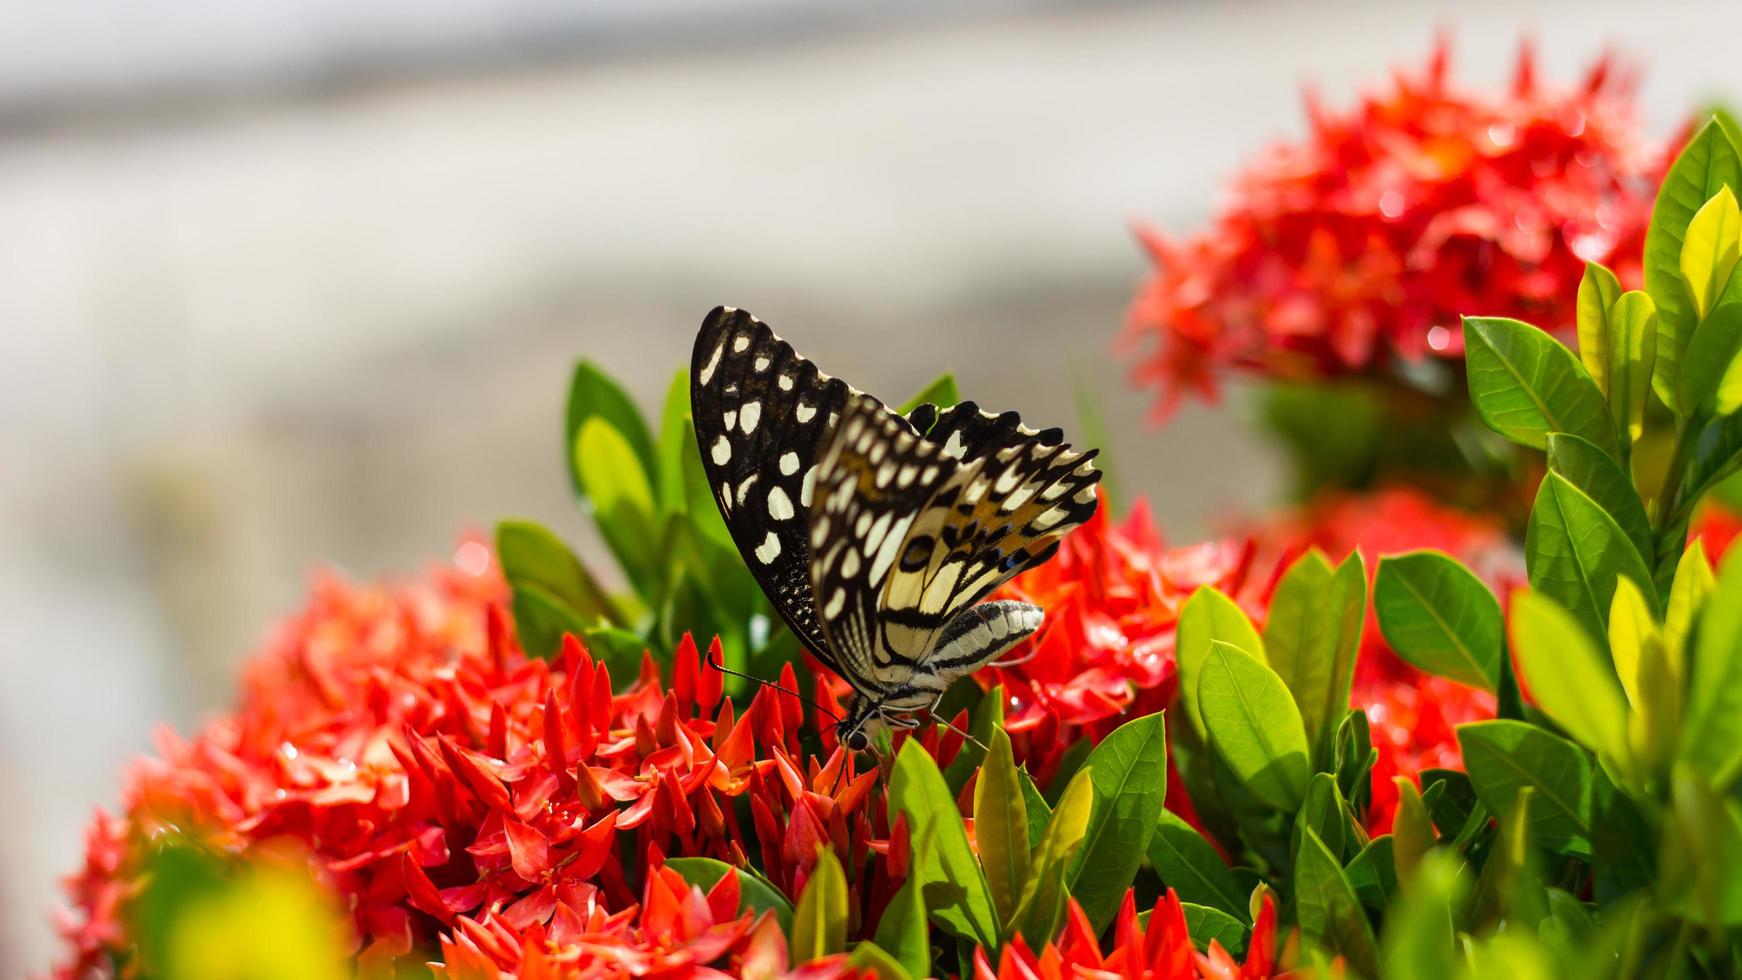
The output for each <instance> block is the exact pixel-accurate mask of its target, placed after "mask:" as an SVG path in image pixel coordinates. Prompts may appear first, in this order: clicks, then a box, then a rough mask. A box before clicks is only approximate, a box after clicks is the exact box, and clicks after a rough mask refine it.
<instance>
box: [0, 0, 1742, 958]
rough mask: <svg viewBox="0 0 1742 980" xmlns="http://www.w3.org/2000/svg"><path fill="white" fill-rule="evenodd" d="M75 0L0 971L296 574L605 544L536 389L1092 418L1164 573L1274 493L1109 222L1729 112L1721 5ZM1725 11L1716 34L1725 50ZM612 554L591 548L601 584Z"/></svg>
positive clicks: (40, 172) (5, 239) (44, 166)
mask: <svg viewBox="0 0 1742 980" xmlns="http://www.w3.org/2000/svg"><path fill="white" fill-rule="evenodd" d="M947 6H948V10H947V11H946V10H944V9H943V8H944V7H945V5H939V4H933V3H925V2H920V0H876V2H871V0H729V2H728V0H708V2H703V0H592V2H590V3H586V4H565V3H557V2H552V0H418V2H416V3H411V2H405V0H386V2H376V3H363V4H353V3H335V2H330V0H285V2H281V3H276V4H234V3H219V2H213V0H162V2H159V3H154V4H148V5H138V4H136V5H121V4H114V3H108V2H103V0H60V2H57V3H53V4H50V3H46V2H41V0H37V2H28V0H12V2H10V3H4V4H0V556H4V560H3V561H0V975H5V976H16V975H20V974H22V973H24V972H26V971H30V970H39V969H41V968H42V967H44V966H46V965H47V964H48V962H49V961H50V959H51V957H52V956H53V955H54V946H53V930H52V925H51V918H50V912H51V910H52V909H53V908H54V907H55V906H56V904H57V902H58V896H57V893H56V887H57V886H56V878H57V876H58V875H60V874H63V873H66V872H69V871H71V870H72V869H73V868H74V867H75V866H76V865H77V864H78V862H79V860H80V855H81V837H82V828H83V825H84V823H85V821H86V820H87V819H88V816H89V813H90V810H91V808H92V807H93V806H96V805H99V804H102V805H113V803H114V801H115V799H116V795H117V792H118V787H119V784H120V775H121V772H122V769H123V767H124V766H125V764H126V763H127V760H128V759H129V758H130V757H132V756H135V755H137V754H138V753H140V752H143V751H146V750H148V749H149V746H150V738H151V733H152V731H153V729H154V726H156V725H158V724H159V723H166V724H168V725H170V726H172V727H174V728H177V729H179V730H183V731H186V730H189V729H190V728H191V727H192V726H194V725H196V724H197V723H198V722H199V720H200V719H201V718H202V717H206V716H208V715H209V714H210V713H211V712H213V711H215V710H217V709H218V708H219V707H221V706H222V705H223V703H224V702H225V699H226V698H227V696H228V693H229V690H230V678H231V677H232V675H233V672H234V668H235V665H236V663H237V661H238V660H239V659H240V658H241V657H242V656H244V655H245V654H246V653H247V651H248V650H249V649H250V647H251V646H252V645H253V644H254V643H255V641H256V640H257V639H258V638H259V637H260V636H262V635H263V633H264V632H265V631H266V629H267V628H268V627H269V625H270V624H271V623H272V622H273V621H274V619H275V618H277V617H279V616H282V615H284V614H285V613H286V612H288V611H291V610H293V609H295V608H296V607H297V605H298V604H299V602H300V597H301V595H302V593H303V590H304V588H305V586H306V583H307V581H308V579H309V576H310V574H311V572H312V571H313V570H315V569H317V568H321V567H331V568H337V569H339V570H341V571H342V572H343V573H345V574H347V575H351V576H355V577H358V578H368V577H374V576H378V575H383V574H390V573H395V572H404V573H415V572H416V571H417V570H418V569H419V568H420V567H421V566H422V565H423V564H424V563H426V562H428V561H430V560H432V559H438V558H443V557H446V556H447V555H449V554H451V552H452V551H453V546H454V544H455V542H456V540H457V539H458V536H459V535H461V534H462V533H464V532H467V531H473V530H476V531H484V530H487V529H488V528H489V527H490V525H491V524H492V523H493V522H494V521H495V520H496V519H497V518H498V517H502V516H509V515H520V516H528V517H533V518H536V519H538V520H540V521H543V522H545V523H547V524H549V525H551V526H553V527H555V528H557V529H559V530H560V531H562V532H564V533H566V534H568V535H569V536H570V537H571V538H572V539H574V540H577V541H579V542H581V546H582V547H583V548H588V547H593V546H595V545H596V543H594V542H589V541H587V540H586V537H585V534H584V532H583V527H584V525H583V521H582V520H581V518H580V515H579V514H577V513H576V511H575V509H574V505H573V503H572V500H571V497H570V495H569V491H568V482H567V480H566V478H565V476H564V473H563V453H562V446H561V442H562V439H561V417H560V412H561V405H562V400H563V397H564V394H565V388H566V385H567V379H568V373H569V370H570V367H571V364H572V362H573V360H574V358H576V357H577V356H580V355H583V354H584V355H586V356H588V357H591V358H593V359H595V360H596V361H598V362H600V363H601V364H602V365H603V366H605V367H606V368H607V369H608V370H610V371H611V372H613V373H615V374H616V375H618V376H619V377H620V378H622V379H623V380H624V381H625V382H626V383H627V384H628V385H629V386H630V388H631V389H632V390H633V391H634V392H635V393H636V394H637V395H639V396H640V397H641V398H642V400H643V403H644V404H645V405H647V406H649V407H652V406H654V405H656V404H657V401H658V399H659V397H660V396H661V394H662V393H663V390H664V387H665V385H666V383H667V382H668V381H669V379H670V377H671V375H672V373H673V371H674V370H675V369H676V368H677V367H678V366H679V365H680V364H682V363H685V359H686V358H687V356H688V351H689V344H690V341H691V339H692V338H693V336H694V330H695V328H696V326H697V324H698V323H699V322H700V320H701V317H702V315H703V314H704V313H705V312H706V311H707V310H708V309H709V308H711V307H712V306H714V305H716V304H720V303H727V304H731V305H737V306H742V307H745V308H747V309H750V310H752V311H753V312H755V313H756V314H757V315H758V316H760V317H762V318H763V319H765V320H767V321H768V322H769V323H770V324H772V325H773V326H774V327H775V329H776V330H777V331H778V332H780V333H782V334H783V335H785V336H786V337H787V338H788V339H790V340H792V341H794V342H795V344H796V345H797V346H798V347H799V349H800V350H801V351H803V352H805V353H806V354H808V355H810V356H811V357H812V358H813V359H814V360H816V361H818V362H820V363H821V364H822V365H823V366H824V367H825V368H826V369H828V370H830V371H833V372H836V373H841V374H845V375H847V376H848V377H849V378H850V379H851V380H852V381H854V382H855V383H856V384H858V385H859V386H860V387H863V388H866V389H869V390H871V391H873V392H876V393H881V394H884V395H886V396H888V397H890V398H892V399H895V400H899V399H901V398H904V397H905V396H906V395H907V394H909V393H910V392H912V391H914V390H917V388H918V387H919V386H920V385H921V384H923V383H924V382H925V381H927V380H929V379H930V378H931V377H933V376H934V375H936V374H937V373H939V372H940V371H941V370H944V369H953V370H954V371H955V372H957V375H958V377H959V379H960V381H961V384H962V389H963V391H964V392H965V393H966V394H967V395H968V396H969V397H973V398H976V399H978V400H980V401H982V402H984V403H988V404H991V405H994V406H999V407H1005V406H1020V407H1021V409H1022V410H1023V412H1024V413H1025V415H1028V416H1029V417H1031V418H1033V419H1037V420H1043V421H1044V423H1045V424H1052V423H1055V422H1056V423H1063V424H1066V425H1067V426H1070V425H1072V424H1075V419H1076V418H1077V414H1076V413H1077V407H1076V403H1077V399H1076V395H1075V392H1076V391H1077V390H1078V389H1087V390H1090V391H1092V392H1094V393H1095V395H1096V396H1097V398H1098V400H1099V402H1100V404H1101V406H1102V411H1103V412H1104V413H1105V415H1106V417H1107V419H1108V422H1109V425H1110V427H1111V439H1110V441H1111V443H1112V445H1111V447H1110V448H1111V451H1112V453H1113V456H1114V458H1115V460H1116V462H1117V464H1118V466H1119V468H1120V470H1121V476H1122V478H1123V481H1124V484H1125V487H1126V488H1127V490H1128V491H1129V490H1132V489H1136V490H1141V491H1142V492H1143V493H1145V494H1146V495H1147V496H1148V497H1149V498H1150V500H1151V501H1152V503H1153V504H1154V505H1155V508H1156V510H1157V512H1158V514H1159V516H1160V517H1161V518H1162V521H1163V523H1164V525H1165V527H1166V529H1167V531H1168V533H1169V535H1170V537H1171V538H1172V539H1173V540H1175V541H1179V542H1186V541H1190V540H1191V539H1193V538H1194V537H1195V536H1197V535H1200V534H1202V533H1204V532H1205V531H1206V529H1208V528H1212V527H1213V526H1214V523H1215V519H1216V516H1217V514H1219V513H1225V512H1227V511H1228V510H1229V509H1230V508H1236V507H1239V506H1240V505H1242V504H1246V503H1257V502H1261V501H1263V500H1264V499H1266V498H1267V497H1269V496H1271V495H1272V494H1273V493H1274V492H1275V491H1276V490H1277V481H1278V479H1279V476H1280V474H1279V473H1278V471H1277V470H1276V468H1275V465H1274V463H1272V462H1271V461H1270V460H1268V459H1267V458H1266V456H1265V454H1264V453H1263V452H1262V451H1261V450H1260V449H1259V447H1258V446H1257V445H1256V444H1255V443H1254V442H1253V441H1252V439H1253V437H1252V436H1251V435H1249V434H1248V433H1249V431H1250V430H1248V429H1246V428H1244V427H1243V426H1241V425H1240V424H1239V423H1238V422H1237V421H1236V419H1235V418H1234V417H1231V416H1230V415H1229V414H1228V413H1230V412H1237V411H1239V408H1238V402H1237V400H1235V402H1234V403H1232V404H1230V405H1229V406H1226V407H1225V408H1224V409H1223V410H1222V411H1215V410H1209V409H1204V408H1201V407H1200V408H1188V409H1187V410H1186V411H1185V412H1184V413H1182V414H1181V415H1180V416H1179V417H1178V418H1176V420H1175V421H1174V422H1173V423H1172V424H1171V425H1170V426H1168V427H1167V428H1166V429H1164V430H1159V431H1158V430H1156V429H1154V428H1152V427H1149V426H1147V425H1146V424H1145V422H1144V416H1145V413H1146V411H1147V409H1148V404H1147V398H1146V396H1144V395H1142V394H1138V393H1135V392H1133V391H1131V390H1129V389H1128V387H1127V386H1126V384H1125V379H1124V376H1125V372H1126V370H1127V367H1126V365H1125V364H1124V363H1123V361H1122V359H1121V358H1120V357H1119V356H1118V355H1117V354H1116V353H1115V351H1114V347H1113V339H1114V337H1115V335H1116V334H1117V332H1118V330H1119V328H1120V325H1121V323H1122V320H1123V312H1124V306H1125V303H1126V301H1127V299H1128V298H1129V296H1130V294H1131V291H1132V289H1133V287H1134V286H1135V284H1136V283H1137V282H1138V280H1139V278H1140V276H1141V274H1142V271H1143V267H1144V261H1143V259H1142V256H1141V254H1140V252H1139V250H1138V249H1137V247H1136V246H1135V244H1134V242H1133V240H1132V238H1131V236H1130V234H1129V232H1128V227H1129V223H1130V222H1131V221H1132V220H1133V219H1138V218H1142V219H1148V220H1152V221H1154V222H1156V223H1158V224H1160V225H1161V226H1163V227H1165V228H1168V229H1171V230H1175V231H1188V230H1192V229H1194V228H1196V227H1197V226H1198V225H1200V224H1201V223H1202V222H1203V221H1204V220H1205V219H1206V218H1207V217H1208V216H1209V214H1210V213H1211V210H1212V209H1213V208H1214V207H1215V205H1216V203H1217V201H1218V198H1219V191H1220V186H1221V185H1220V181H1221V180H1222V179H1223V178H1225V177H1226V176H1227V175H1229V174H1230V173H1231V172H1232V170H1233V169H1234V168H1235V167H1236V166H1237V165H1238V164H1239V163H1240V161H1242V160H1243V159H1245V158H1248V157H1250V156H1251V155H1252V154H1253V153H1254V152H1255V151H1257V150H1258V149H1259V148H1261V147H1262V146H1263V145H1264V144H1266V143H1267V142H1268V141H1269V140H1270V139H1272V138H1274V137H1276V136H1280V135H1295V134H1298V133H1299V132H1300V131H1301V129H1302V126H1303V119H1302V113H1301V110H1300V94H1299V93H1300V86H1301V84H1302V83H1303V82H1306V81H1312V82H1313V83H1315V84H1316V85H1317V86H1318V88H1319V89H1320V91H1321V92H1322V93H1323V94H1324V95H1325V96H1326V97H1327V99H1328V100H1330V101H1331V102H1332V103H1333V104H1339V105H1341V104H1346V103H1347V101H1348V100H1349V98H1350V96H1351V94H1352V93H1353V92H1354V91H1356V90H1357V88H1364V87H1367V86H1371V85H1376V84H1379V83H1380V82H1381V81H1382V80H1383V78H1384V75H1385V73H1386V71H1387V70H1388V68H1390V67H1391V66H1393V65H1399V64H1409V65H1412V66H1413V65H1418V64H1420V63H1421V61H1422V60H1423V59H1424V58H1425V56H1426V54H1427V52H1428V50H1429V48H1430V46H1431V42H1432V39H1433V36H1434V33H1435V31H1436V30H1438V29H1446V30H1449V31H1450V32H1451V33H1452V36H1453V37H1454V38H1455V40H1456V58H1455V63H1454V65H1455V76H1456V77H1457V78H1458V79H1460V80H1461V81H1465V82H1470V83H1476V84H1482V85H1496V84H1500V83H1501V82H1502V81H1503V80H1504V79H1505V78H1506V77H1507V74H1508V72H1509V69H1510V67H1511V64H1512V62H1513V59H1514V57H1515V54H1516V49H1517V43H1518V41H1519V39H1520V38H1521V37H1525V36H1528V37H1532V38H1534V39H1535V41H1536V42H1537V44H1538V46H1539V49H1540V52H1541V54H1542V55H1543V61H1544V67H1545V68H1546V69H1547V71H1546V72H1545V75H1546V76H1547V77H1549V78H1552V79H1554V80H1555V81H1556V82H1563V81H1570V80H1571V79H1572V78H1573V77H1574V76H1575V75H1576V73H1577V72H1578V71H1579V70H1581V69H1582V68H1583V67H1584V66H1585V65H1587V64H1588V63H1589V61H1590V60H1591V58H1593V57H1594V56H1595V55H1596V54H1597V53H1598V52H1599V51H1600V50H1601V49H1603V48H1604V47H1605V46H1613V47H1615V48H1617V49H1619V50H1620V51H1621V52H1623V53H1624V54H1626V55H1628V56H1629V57H1630V58H1631V59H1632V61H1633V63H1634V64H1635V65H1637V66H1638V67H1639V68H1641V69H1642V70H1643V79H1644V84H1643V89H1642V105H1643V108H1644V110H1645V115H1646V122H1647V124H1648V126H1649V127H1650V129H1651V130H1652V131H1653V133H1655V134H1657V135H1664V134H1666V133H1667V132H1668V131H1670V130H1671V129H1672V128H1674V127H1675V125H1676V124H1677V123H1679V122H1680V121H1681V120H1683V119H1684V118H1686V113H1687V112H1688V111H1689V110H1690V109H1691V108H1692V107H1694V106H1696V105H1698V104H1700V103H1701V102H1703V101H1705V100H1708V99H1710V98H1712V97H1714V96H1716V95H1719V94H1722V93H1724V92H1726V91H1728V92H1730V93H1732V94H1733V93H1735V92H1737V91H1742V78H1738V77H1737V76H1736V74H1735V64H1736V62H1735V48H1734V45H1735V39H1736V38H1737V37H1739V36H1742V5H1738V4H1736V3H1734V0H1714V2H1710V3H1698V4H1691V3H1690V4H1656V5H1651V7H1650V9H1649V10H1648V9H1647V6H1646V5H1643V4H1640V3H1638V2H1627V3H1623V2H1602V0H1598V2H1593V0H1561V2H1546V3H1521V2H1518V0H1466V2H1463V3H1459V4H1455V5H1453V4H1443V5H1442V4H1426V3H1423V4H1412V3H1398V2H1382V0H1374V2H1360V3H1342V4H1337V5H1330V4H1310V5H1307V4H1303V5H1298V6H1297V5H1293V4H1284V3H1279V2H1251V0H1242V2H1232V0H1230V2H1221V3H1209V2H1185V0H1176V2H1171V3H1162V4H1136V3H1088V4H1085V3H1080V2H1079V3H1069V4H1067V3H1063V2H1057V3H1054V2H1044V0H1028V2H1017V3H1011V2H1005V3H992V2H989V0H968V2H957V3H954V4H950V5H947ZM1724 18H1728V19H1729V20H1730V22H1731V26H1730V29H1727V30H1723V29H1714V28H1713V25H1714V24H1715V23H1721V22H1722V20H1723V19H1724ZM607 564H608V563H607Z"/></svg>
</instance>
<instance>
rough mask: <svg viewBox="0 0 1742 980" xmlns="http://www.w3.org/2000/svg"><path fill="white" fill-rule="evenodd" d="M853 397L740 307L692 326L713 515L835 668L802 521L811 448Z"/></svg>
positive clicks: (693, 406)
mask: <svg viewBox="0 0 1742 980" xmlns="http://www.w3.org/2000/svg"><path fill="white" fill-rule="evenodd" d="M851 397H861V398H868V396H864V395H860V394H859V393H858V392H857V391H855V390H854V389H853V388H852V387H851V386H849V385H848V384H847V383H846V382H844V381H842V380H840V379H839V378H834V377H830V376H829V375H827V374H825V373H823V372H822V371H819V370H818V369H817V367H816V365H814V364H812V363H811V362H810V361H807V360H805V359H804V358H803V357H800V356H799V355H798V354H797V353H796V352H794V351H793V349H792V345H790V344H788V343H786V342H785V341H783V340H781V339H780V338H779V337H777V336H775V335H774V331H772V330H770V329H769V328H768V326H767V325H766V324H764V323H762V322H761V321H760V320H757V319H756V318H755V317H753V316H751V315H750V314H748V313H746V312H744V311H742V310H734V309H730V308H727V307H721V308H719V309H716V310H714V311H713V312H712V313H710V314H708V317H707V319H706V320H704V321H703V322H702V328H701V331H700V332H699V333H698V334H697V335H696V345H695V350H694V352H693V353H692V354H691V357H690V412H691V415H692V416H693V418H694V420H695V427H696V442H697V445H698V447H699V448H700V449H701V454H702V468H703V471H704V472H705V473H706V474H707V477H708V483H709V485H710V487H711V488H712V489H713V493H714V501H715V503H716V504H718V505H719V508H720V516H721V517H722V518H724V519H725V522H726V529H727V530H728V531H730V532H731V535H732V541H733V543H735V544H736V545H737V546H738V550H739V552H740V553H741V554H742V555H743V557H744V561H745V563H746V564H747V565H748V566H749V567H750V572H751V574H752V575H753V576H755V578H756V581H757V584H758V585H760V586H761V587H762V591H763V592H764V593H766V594H767V596H768V598H769V601H770V602H772V603H773V605H774V608H775V610H776V611H777V612H779V614H780V617H781V619H783V620H784V621H785V622H786V625H787V626H788V627H789V628H790V629H791V630H792V631H793V633H794V634H795V635H797V636H798V638H799V640H800V641H802V642H803V643H804V645H805V646H806V647H808V648H810V650H811V652H812V653H814V654H816V655H817V656H818V657H819V658H821V659H822V660H823V661H825V662H826V663H828V665H829V666H830V667H831V668H832V669H835V670H836V672H837V673H839V672H840V671H839V668H838V667H837V666H836V664H835V662H834V657H833V651H832V650H831V649H830V647H829V644H828V641H827V637H826V636H825V634H824V632H823V630H822V628H821V625H820V624H819V623H818V621H817V605H816V600H815V597H814V594H813V592H812V589H811V575H810V548H809V537H808V535H807V533H806V528H807V526H808V525H809V523H810V509H811V498H812V493H813V491H814V489H815V479H816V469H815V468H816V463H817V457H818V456H819V454H820V450H821V447H822V446H823V444H824V441H825V440H826V438H827V436H828V434H829V432H830V431H831V429H832V427H833V426H834V424H835V422H836V420H837V419H838V417H839V415H840V413H841V411H842V409H843V407H844V406H845V405H846V403H847V400H848V399H849V398H851ZM869 400H870V401H872V402H873V403H876V400H875V399H869ZM876 404H877V405H878V408H879V409H880V410H881V404H880V403H876ZM885 413H886V414H887V412H886V410H885ZM901 424H903V425H905V424H906V423H905V422H903V423H901Z"/></svg>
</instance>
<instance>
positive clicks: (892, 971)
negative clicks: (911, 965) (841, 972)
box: [847, 942, 914, 980]
mask: <svg viewBox="0 0 1742 980" xmlns="http://www.w3.org/2000/svg"><path fill="white" fill-rule="evenodd" d="M847 965H848V966H851V967H854V968H855V969H857V970H859V971H861V972H869V973H875V974H876V975H877V977H878V980H913V977H914V973H913V971H911V970H909V969H908V968H907V967H906V966H904V965H903V964H902V962H901V961H900V960H898V959H896V958H895V957H893V956H891V955H890V954H889V953H887V952H885V951H884V950H883V949H882V947H880V946H878V945H877V944H876V943H869V942H867V943H860V944H859V945H857V946H854V947H853V952H852V953H850V954H848V955H847Z"/></svg>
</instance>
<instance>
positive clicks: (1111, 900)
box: [1065, 711, 1167, 929]
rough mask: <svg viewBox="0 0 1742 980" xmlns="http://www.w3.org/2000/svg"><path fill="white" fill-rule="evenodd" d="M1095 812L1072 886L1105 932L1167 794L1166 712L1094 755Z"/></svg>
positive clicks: (1130, 727)
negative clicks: (1164, 714)
mask: <svg viewBox="0 0 1742 980" xmlns="http://www.w3.org/2000/svg"><path fill="white" fill-rule="evenodd" d="M1087 765H1088V769H1089V771H1090V772H1091V773H1093V774H1094V778H1093V781H1092V785H1093V786H1094V791H1095V796H1094V806H1093V810H1092V812H1091V814H1090V816H1089V826H1088V829H1087V831H1086V832H1085V834H1084V837H1083V846H1082V847H1081V848H1080V849H1079V850H1078V851H1077V856H1076V858H1075V859H1074V860H1073V861H1072V862H1071V870H1070V873H1069V874H1068V875H1067V876H1066V879H1065V880H1066V881H1067V882H1068V883H1069V884H1070V888H1071V896H1072V897H1073V898H1075V899H1076V900H1077V904H1079V905H1081V906H1082V907H1083V911H1084V912H1085V913H1087V914H1088V916H1089V921H1090V922H1092V923H1094V924H1095V928H1096V929H1105V928H1106V927H1107V925H1108V924H1109V923H1111V922H1112V921H1113V915H1114V913H1116V912H1118V911H1119V901H1120V899H1122V898H1124V896H1125V889H1127V888H1129V887H1131V880H1132V878H1134V877H1136V875H1137V869H1138V868H1140V867H1142V865H1143V856H1144V852H1145V851H1146V850H1147V849H1148V847H1149V839H1150V837H1151V835H1153V834H1154V833H1155V815H1156V814H1157V813H1158V812H1160V811H1161V808H1162V802H1163V800H1164V798H1165V797H1166V794H1167V734H1166V729H1165V720H1164V716H1163V714H1162V712H1159V711H1158V712H1156V713H1155V714H1153V715H1148V716H1146V717H1143V718H1138V719H1137V720H1135V721H1128V722H1126V723H1125V724H1123V725H1120V726H1119V727H1118V728H1117V729H1115V730H1114V732H1113V734H1111V735H1109V736H1107V737H1106V738H1105V739H1103V740H1102V741H1101V744H1100V745H1098V746H1096V747H1095V751H1094V752H1092V753H1090V754H1089V761H1088V764H1087Z"/></svg>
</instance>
